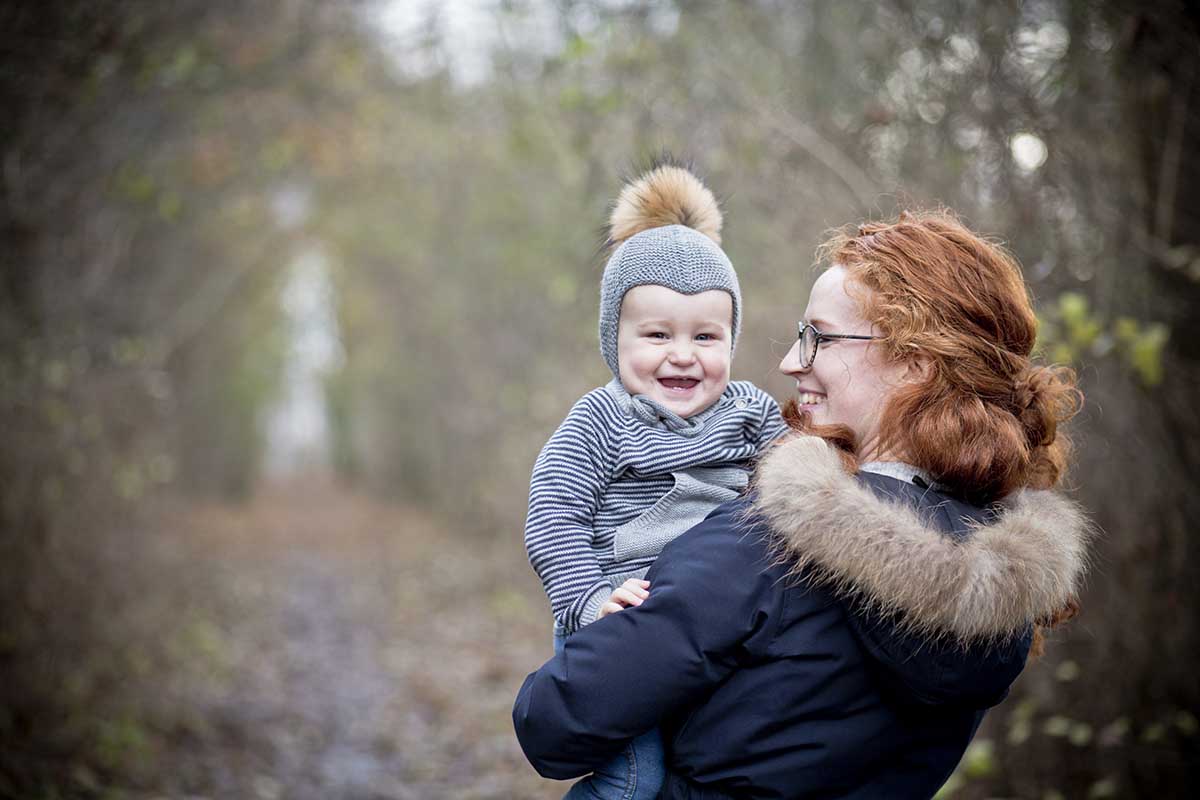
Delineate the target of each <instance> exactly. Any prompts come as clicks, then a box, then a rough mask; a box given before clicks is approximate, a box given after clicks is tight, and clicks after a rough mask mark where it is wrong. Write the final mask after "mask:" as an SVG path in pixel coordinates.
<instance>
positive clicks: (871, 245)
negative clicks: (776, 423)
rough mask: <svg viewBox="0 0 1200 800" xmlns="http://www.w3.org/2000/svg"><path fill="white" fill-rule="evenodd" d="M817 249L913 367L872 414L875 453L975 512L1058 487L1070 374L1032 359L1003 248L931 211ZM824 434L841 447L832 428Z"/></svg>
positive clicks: (1077, 397)
mask: <svg viewBox="0 0 1200 800" xmlns="http://www.w3.org/2000/svg"><path fill="white" fill-rule="evenodd" d="M817 253H818V258H819V260H821V261H823V262H825V263H827V264H829V265H834V264H836V265H839V266H841V267H843V268H845V270H846V272H847V274H848V277H849V278H851V279H852V280H851V281H849V282H848V284H847V289H848V291H849V292H851V294H854V293H855V287H856V286H857V287H861V288H862V289H866V290H867V291H862V292H859V293H858V296H857V298H856V299H858V300H859V302H860V305H861V310H862V313H863V317H864V318H865V319H867V320H868V321H870V322H871V323H872V324H873V325H874V326H875V330H876V331H877V332H878V333H879V334H880V335H881V336H882V337H883V340H882V341H881V342H880V344H881V345H882V346H883V347H885V348H887V350H888V353H889V356H890V357H891V358H893V359H896V360H900V361H908V360H918V361H919V362H922V364H923V370H922V372H923V375H924V377H923V378H922V379H920V380H918V381H915V382H913V383H909V384H906V385H904V386H901V387H899V388H898V389H897V390H896V392H895V393H894V394H893V395H892V396H891V398H889V400H888V401H887V403H886V404H885V406H884V408H883V411H882V415H881V418H880V449H881V450H882V451H883V452H889V453H892V454H894V455H895V456H896V457H898V458H900V459H903V460H904V461H906V462H908V463H910V464H912V465H913V466H916V467H920V468H921V469H923V470H925V471H927V472H929V473H930V474H931V475H933V476H934V477H935V478H936V479H937V481H938V482H939V483H940V484H942V485H943V486H945V487H946V488H947V489H948V490H949V491H950V493H952V494H955V495H958V496H961V497H963V498H964V499H967V500H970V501H972V502H974V503H977V504H980V505H983V504H987V503H990V502H993V501H995V500H998V499H1000V498H1002V497H1004V496H1005V495H1007V494H1008V493H1010V492H1012V491H1013V490H1015V489H1019V488H1022V487H1031V488H1036V489H1048V488H1050V487H1052V486H1055V485H1056V484H1057V483H1058V482H1059V480H1060V479H1061V478H1062V477H1063V475H1064V473H1065V471H1066V464H1067V458H1068V455H1069V453H1070V441H1069V439H1068V438H1067V437H1066V435H1065V434H1064V433H1063V432H1062V430H1061V429H1060V425H1061V424H1062V423H1063V422H1065V421H1066V420H1067V419H1069V418H1070V417H1072V416H1073V415H1074V414H1075V413H1076V412H1077V411H1078V409H1079V405H1080V401H1081V399H1082V395H1081V394H1080V393H1079V390H1078V389H1076V387H1075V374H1074V372H1073V371H1072V370H1070V369H1068V368H1066V367H1057V366H1043V365H1038V364H1035V363H1034V362H1033V360H1032V358H1031V356H1032V353H1033V347H1034V343H1035V341H1036V338H1037V326H1038V322H1037V316H1036V315H1035V314H1034V311H1033V305H1032V303H1031V302H1030V298H1029V292H1028V290H1027V288H1026V286H1025V280H1024V278H1023V277H1022V275H1021V269H1020V267H1019V266H1018V265H1017V262H1016V260H1015V259H1014V258H1013V257H1012V256H1011V255H1009V253H1008V252H1007V251H1006V250H1005V249H1004V248H1003V247H1001V246H1000V245H999V244H997V243H995V242H992V241H988V240H987V239H984V238H982V237H980V236H977V235H976V234H974V233H972V232H971V231H970V230H968V229H967V228H966V227H965V226H964V225H963V224H962V223H961V222H959V221H958V219H956V218H955V217H954V216H953V215H952V214H951V213H949V212H947V211H931V212H917V213H910V212H904V213H902V214H901V215H900V216H899V217H898V218H897V219H895V220H892V221H889V222H869V223H864V224H863V225H860V226H858V228H857V230H852V231H846V230H839V231H836V232H834V233H833V234H832V235H831V236H830V237H829V238H828V239H827V240H826V241H825V243H824V244H822V245H821V247H820V248H819V249H818V251H817ZM789 416H791V417H792V421H793V422H798V421H799V419H798V417H797V415H796V414H795V412H794V409H793V410H792V411H791V412H790V414H789ZM822 433H828V434H834V432H832V431H829V432H822ZM830 438H831V439H832V440H833V442H834V443H835V444H837V445H839V446H840V447H841V448H842V449H845V448H846V447H847V446H849V445H850V442H849V441H847V439H846V436H845V433H844V432H841V433H837V434H834V435H832V436H831V437H830Z"/></svg>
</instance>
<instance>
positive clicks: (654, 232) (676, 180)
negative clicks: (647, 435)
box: [600, 164, 742, 379]
mask: <svg viewBox="0 0 1200 800" xmlns="http://www.w3.org/2000/svg"><path fill="white" fill-rule="evenodd" d="M608 240H609V243H610V245H617V248H616V250H614V251H613V254H612V256H611V257H609V259H608V264H607V265H606V266H605V267H604V277H603V278H602V279H601V281H600V353H601V354H602V355H603V356H604V360H605V361H606V362H608V368H609V369H611V370H612V374H613V375H614V376H615V377H617V378H618V379H619V378H620V377H621V376H620V368H619V362H618V360H617V323H618V322H619V320H620V318H621V301H622V300H623V299H624V297H625V293H626V292H628V291H629V290H630V289H632V288H633V287H635V286H645V285H655V286H665V287H666V288H668V289H674V290H675V291H677V292H679V293H681V294H699V293H700V292H706V291H709V290H710V289H721V290H723V291H726V292H729V296H730V297H731V298H733V321H732V325H731V328H730V330H731V336H732V338H731V341H730V350H731V352H732V349H733V346H734V345H735V344H736V343H737V335H738V331H739V330H740V329H741V318H742V293H741V290H740V289H739V288H738V279H737V273H736V272H734V271H733V264H732V263H730V261H729V256H727V255H725V251H724V250H722V249H721V246H720V245H721V209H720V207H719V206H718V205H717V200H716V198H715V197H713V194H712V192H710V191H709V190H708V188H707V187H705V185H704V184H703V183H701V182H700V180H699V179H698V178H697V177H696V176H695V175H693V174H692V173H691V172H689V171H688V170H687V169H685V168H684V167H681V166H676V165H674V164H668V165H664V166H660V167H656V168H655V169H652V170H650V171H649V172H647V173H646V174H645V175H643V176H642V177H640V178H638V179H637V180H635V181H633V182H632V183H628V184H626V185H625V188H624V189H622V190H621V194H620V196H618V197H617V203H616V206H615V207H614V208H613V212H612V216H611V217H610V218H609V234H608Z"/></svg>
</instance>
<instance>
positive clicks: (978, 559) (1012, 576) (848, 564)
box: [754, 436, 1095, 640]
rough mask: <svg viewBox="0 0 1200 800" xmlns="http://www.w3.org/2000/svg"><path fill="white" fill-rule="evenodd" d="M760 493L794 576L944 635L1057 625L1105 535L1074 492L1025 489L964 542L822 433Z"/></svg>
mask: <svg viewBox="0 0 1200 800" xmlns="http://www.w3.org/2000/svg"><path fill="white" fill-rule="evenodd" d="M755 484H756V486H757V488H758V499H757V500H756V501H755V506H754V510H755V511H756V512H758V514H760V515H761V516H762V518H763V519H764V520H765V521H766V522H767V523H768V524H769V526H770V529H771V537H772V540H773V541H772V545H773V548H774V550H775V552H776V553H777V554H778V555H779V557H780V558H781V559H782V560H784V561H786V562H790V563H791V564H792V568H791V570H790V573H789V574H791V575H799V574H801V572H804V574H805V579H806V580H815V581H816V582H818V583H821V584H824V585H827V586H830V587H832V588H833V590H834V591H835V592H836V593H837V594H839V595H841V596H843V597H847V598H851V599H854V600H857V601H859V602H862V603H864V604H865V605H866V606H868V607H870V608H871V609H873V610H876V611H880V612H883V613H901V614H902V615H903V619H904V623H903V624H904V625H905V627H906V628H907V629H909V630H911V631H914V632H917V633H920V634H923V635H928V636H934V637H939V636H947V635H948V636H950V637H953V638H955V639H958V640H966V639H974V638H979V637H995V636H1005V635H1011V634H1013V633H1016V632H1019V631H1020V630H1022V629H1023V628H1024V627H1025V626H1026V625H1028V624H1029V623H1031V622H1035V621H1038V620H1044V619H1047V618H1049V617H1050V616H1051V615H1052V614H1053V613H1054V612H1056V611H1058V610H1060V609H1062V608H1063V607H1064V606H1065V605H1067V603H1068V602H1070V601H1072V600H1073V599H1074V598H1075V597H1076V596H1077V595H1078V592H1079V590H1080V588H1081V583H1082V580H1083V575H1084V572H1085V571H1086V567H1087V547H1088V543H1089V542H1090V541H1091V539H1092V538H1093V536H1094V532H1095V531H1094V528H1093V527H1092V525H1091V524H1090V523H1089V521H1088V520H1087V518H1086V516H1085V515H1084V513H1083V511H1082V509H1081V508H1080V507H1079V506H1078V505H1077V504H1076V503H1074V502H1072V501H1071V500H1068V499H1067V498H1066V497H1064V496H1063V495H1061V494H1059V493H1056V492H1049V491H1033V490H1021V491H1018V492H1015V493H1013V494H1012V495H1010V497H1009V498H1006V499H1005V501H1004V503H1003V506H1004V507H1005V509H1006V510H1005V511H1004V512H1003V513H1002V515H1001V516H1000V518H999V519H998V520H997V521H996V522H993V523H991V524H987V525H982V526H979V527H978V529H977V530H975V531H974V533H972V535H971V536H970V537H969V538H968V539H966V540H965V541H955V540H954V539H952V538H950V537H949V536H946V535H944V534H942V533H940V532H938V531H936V530H932V529H930V528H929V526H927V525H926V524H925V523H924V522H922V521H921V519H920V518H919V517H918V515H917V513H916V512H915V511H914V510H913V509H912V508H910V507H908V506H905V505H901V504H898V503H889V502H887V501H885V500H882V499H880V498H879V497H878V496H877V495H876V494H875V493H874V492H873V491H872V490H871V488H870V487H869V486H866V485H864V484H862V483H860V482H859V481H858V480H856V479H855V478H854V477H853V476H852V475H850V474H848V473H847V472H846V470H845V467H844V466H843V464H842V460H841V458H840V457H839V456H838V454H837V453H836V452H835V451H834V449H833V448H832V447H830V446H829V445H828V444H826V443H825V442H824V441H823V440H822V439H819V438H817V437H814V436H800V437H797V438H794V439H791V440H790V441H786V442H784V443H782V444H780V445H778V446H776V447H774V448H772V449H771V450H770V451H769V452H768V453H767V454H766V455H765V456H764V457H763V459H762V461H761V463H760V465H759V468H758V472H757V474H756V476H755Z"/></svg>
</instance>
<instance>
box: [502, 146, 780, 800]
mask: <svg viewBox="0 0 1200 800" xmlns="http://www.w3.org/2000/svg"><path fill="white" fill-rule="evenodd" d="M720 230H721V211H720V209H719V207H718V206H717V202H716V200H715V198H714V197H713V195H712V193H711V192H710V191H709V190H708V189H707V188H706V187H705V186H704V185H703V184H702V183H701V182H700V181H699V180H698V179H697V178H696V177H695V176H694V175H693V174H692V173H691V172H689V171H688V170H687V169H685V168H684V167H681V166H678V165H675V164H673V163H665V164H661V165H659V166H656V167H655V168H654V169H652V170H651V171H650V172H648V173H646V174H645V175H643V176H642V177H641V178H639V179H637V180H636V181H634V182H632V183H630V184H628V185H626V186H625V188H624V189H623V190H622V192H621V194H620V196H619V197H618V199H617V204H616V207H615V208H614V209H613V212H612V216H611V218H610V220H609V243H610V245H611V246H614V247H615V248H616V249H615V250H614V251H613V253H612V256H611V257H610V258H609V260H608V264H607V266H606V267H605V269H604V277H603V279H602V281H601V286H600V352H601V353H602V354H603V356H604V359H605V361H606V362H607V363H608V366H609V369H611V370H612V374H613V380H612V381H610V382H609V383H608V384H607V385H606V386H604V387H601V388H598V389H593V390H592V391H590V392H588V393H587V394H586V395H584V396H583V397H582V398H581V399H580V400H579V401H578V402H577V403H576V404H575V406H574V407H573V408H572V409H571V412H570V413H569V414H568V415H567V418H566V419H565V420H564V421H563V423H562V424H561V425H560V426H559V428H558V430H557V431H555V432H554V435H553V436H551V437H550V441H548V442H547V443H546V446H545V447H543V448H542V452H541V455H539V456H538V459H537V463H536V464H535V465H534V468H533V477H532V479H531V481H530V491H529V514H528V517H527V519H526V523H525V547H526V549H527V551H528V553H529V560H530V563H531V564H532V565H533V568H534V570H536V571H537V574H538V576H539V577H540V578H541V579H542V584H543V585H544V586H545V589H546V593H547V594H548V595H549V596H550V605H551V608H552V610H553V613H554V619H555V648H556V650H559V649H561V648H562V646H563V642H564V641H565V639H566V637H568V636H570V635H571V634H572V633H574V632H575V631H577V630H579V629H580V628H582V627H583V626H585V625H588V624H590V623H592V622H595V621H596V620H597V619H599V618H600V617H603V616H605V615H606V614H610V613H614V612H618V611H620V610H622V609H623V608H627V607H630V606H637V605H641V603H642V601H643V600H644V599H645V598H646V597H648V596H649V590H650V588H651V587H650V585H649V584H648V583H647V582H646V581H644V580H642V577H643V576H644V575H645V574H646V570H647V569H648V568H649V567H650V565H651V564H652V563H653V562H654V559H655V558H656V557H657V556H658V554H659V553H660V552H661V551H662V549H663V547H664V546H665V545H666V544H667V543H668V542H670V541H671V540H672V539H674V538H675V537H676V536H678V535H679V534H681V533H683V532H684V531H686V530H687V529H688V528H691V527H692V526H693V525H695V524H696V523H698V522H700V521H701V520H702V519H704V517H706V516H707V515H708V514H709V512H711V511H712V510H713V509H714V508H716V507H717V506H718V505H720V504H721V503H724V502H726V501H728V500H731V499H733V498H734V497H736V496H737V495H738V494H739V493H740V492H741V491H742V490H743V489H745V487H746V484H747V482H748V478H749V469H750V466H751V462H752V460H753V459H754V458H755V457H756V456H757V455H758V454H759V453H761V452H762V451H763V449H764V448H765V447H766V446H767V445H768V444H770V443H771V442H772V441H773V440H774V439H775V438H776V437H778V436H779V435H780V434H781V433H783V432H784V430H785V425H784V423H783V420H782V418H781V417H780V413H779V408H778V406H777V405H776V404H775V401H774V400H772V399H771V398H770V397H769V396H768V395H767V394H766V393H765V392H763V391H762V390H761V389H758V388H757V387H755V386H754V385H753V384H750V383H748V382H745V381H734V382H732V383H731V382H730V380H729V371H730V363H731V361H732V358H733V348H734V344H735V342H736V339H737V334H738V330H739V327H740V323H741V292H740V291H739V289H738V280H737V274H736V273H735V272H734V270H733V265H732V264H731V263H730V261H729V258H728V256H726V255H725V253H724V251H723V250H721V248H720ZM629 655H630V657H636V654H629ZM662 779H663V750H662V740H661V737H660V736H659V734H658V732H657V731H652V732H650V733H648V734H645V735H644V736H641V737H639V738H638V739H636V740H635V741H634V742H633V744H632V745H631V746H630V748H629V749H628V750H627V751H626V752H625V753H623V754H621V755H620V756H618V757H617V758H616V759H614V761H613V762H612V763H611V764H609V765H607V766H606V767H605V768H603V769H601V770H597V772H596V773H595V774H593V775H592V776H591V777H589V778H585V779H584V780H582V781H580V782H579V783H577V784H576V785H575V786H574V787H572V789H571V791H570V792H568V794H567V797H568V798H609V797H612V798H652V797H655V796H656V795H657V794H658V791H659V789H660V788H661V784H662Z"/></svg>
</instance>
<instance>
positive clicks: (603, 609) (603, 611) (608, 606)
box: [597, 600, 624, 619]
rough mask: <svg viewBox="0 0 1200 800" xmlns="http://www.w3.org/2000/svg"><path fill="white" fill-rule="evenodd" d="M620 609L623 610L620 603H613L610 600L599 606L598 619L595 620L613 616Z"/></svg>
mask: <svg viewBox="0 0 1200 800" xmlns="http://www.w3.org/2000/svg"><path fill="white" fill-rule="evenodd" d="M622 608H624V606H622V605H621V604H620V603H614V602H612V601H611V600H610V601H609V602H607V603H605V604H604V605H602V606H600V614H599V617H597V619H599V618H600V617H607V616H608V615H609V614H615V613H617V612H618V611H620V610H621V609H622Z"/></svg>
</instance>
